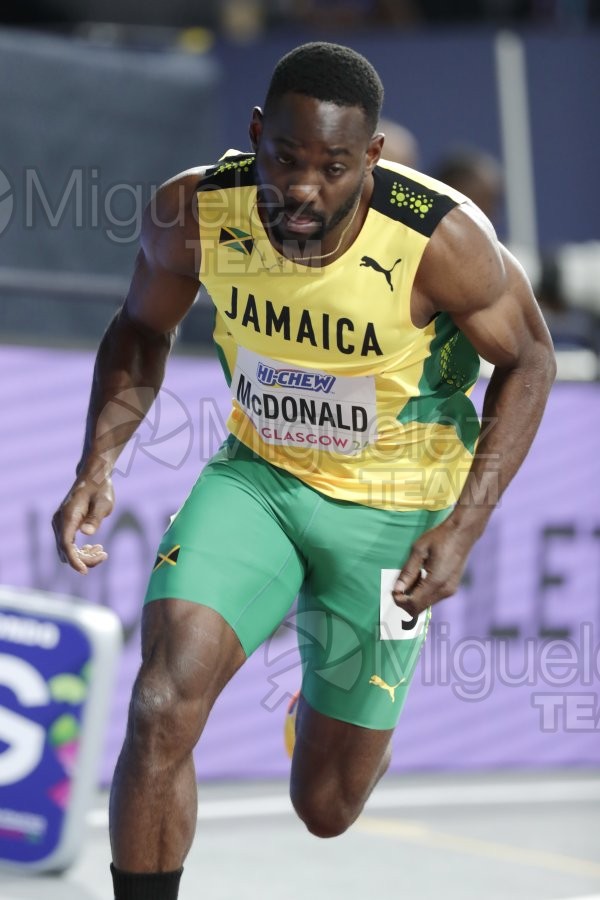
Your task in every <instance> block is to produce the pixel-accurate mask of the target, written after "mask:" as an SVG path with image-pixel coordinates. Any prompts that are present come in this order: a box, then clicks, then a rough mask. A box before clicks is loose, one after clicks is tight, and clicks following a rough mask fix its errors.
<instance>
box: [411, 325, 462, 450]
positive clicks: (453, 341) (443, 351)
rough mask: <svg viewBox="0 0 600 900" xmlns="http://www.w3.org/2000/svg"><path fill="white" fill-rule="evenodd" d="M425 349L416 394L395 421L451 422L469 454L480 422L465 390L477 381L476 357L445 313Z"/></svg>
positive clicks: (460, 332)
mask: <svg viewBox="0 0 600 900" xmlns="http://www.w3.org/2000/svg"><path fill="white" fill-rule="evenodd" d="M429 352H430V355H429V357H428V358H427V359H426V361H425V364H424V366H423V374H422V375H421V378H420V380H419V396H418V397H411V398H410V399H409V400H408V401H407V403H406V404H405V406H404V407H403V408H402V410H401V411H400V413H399V415H398V421H399V422H402V423H403V424H407V423H408V422H421V423H431V422H441V423H442V424H443V423H444V422H447V423H448V424H452V425H454V427H455V428H456V433H457V435H458V437H459V438H460V440H461V441H462V443H463V444H464V446H465V447H466V449H467V450H469V452H470V453H473V452H474V450H475V444H476V442H477V438H478V436H479V429H480V425H479V419H478V417H477V415H476V413H475V408H474V406H473V404H472V403H471V401H470V399H469V398H468V397H467V395H466V391H467V390H469V388H471V387H472V386H473V385H474V384H475V381H476V380H477V376H478V374H479V356H478V354H477V352H476V350H475V348H474V347H473V345H472V344H471V342H470V341H469V340H468V338H466V337H465V335H464V334H463V333H462V331H460V330H459V329H458V328H457V327H456V325H455V324H454V322H453V321H452V319H451V318H450V316H449V315H448V314H447V313H440V314H439V315H438V316H437V317H436V320H435V337H434V338H433V340H432V342H431V346H430V348H429Z"/></svg>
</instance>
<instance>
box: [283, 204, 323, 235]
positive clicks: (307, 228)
mask: <svg viewBox="0 0 600 900" xmlns="http://www.w3.org/2000/svg"><path fill="white" fill-rule="evenodd" d="M282 225H283V226H284V228H285V230H286V231H291V232H293V233H294V234H311V233H312V232H314V231H318V230H319V229H320V228H322V227H323V220H322V218H321V217H317V216H314V215H310V214H306V213H300V212H292V211H291V210H287V209H285V210H284V211H283V216H282Z"/></svg>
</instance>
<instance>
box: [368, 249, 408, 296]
mask: <svg viewBox="0 0 600 900" xmlns="http://www.w3.org/2000/svg"><path fill="white" fill-rule="evenodd" d="M401 262H402V259H397V260H396V262H395V263H394V265H393V266H392V268H391V269H384V268H383V266H382V265H380V264H379V263H378V262H377V260H376V259H373V258H372V257H371V256H363V258H362V259H361V262H360V264H361V266H366V267H367V268H368V269H375V271H376V272H381V274H382V275H383V276H384V277H385V280H386V281H387V283H388V284H389V286H390V291H393V290H394V285H393V284H392V272H393V271H394V269H395V268H396V266H397V265H398V263H401Z"/></svg>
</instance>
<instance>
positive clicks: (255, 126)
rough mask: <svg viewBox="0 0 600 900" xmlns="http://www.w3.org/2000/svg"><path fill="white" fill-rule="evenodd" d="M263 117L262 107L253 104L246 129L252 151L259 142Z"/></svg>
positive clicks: (256, 147) (255, 149)
mask: <svg viewBox="0 0 600 900" xmlns="http://www.w3.org/2000/svg"><path fill="white" fill-rule="evenodd" d="M263 119H264V116H263V111H262V109H261V108H260V106H255V107H254V109H253V110H252V118H251V119H250V128H249V129H248V133H249V135H250V143H251V145H252V149H253V150H254V152H256V151H257V150H258V145H259V144H260V136H261V134H262V129H263Z"/></svg>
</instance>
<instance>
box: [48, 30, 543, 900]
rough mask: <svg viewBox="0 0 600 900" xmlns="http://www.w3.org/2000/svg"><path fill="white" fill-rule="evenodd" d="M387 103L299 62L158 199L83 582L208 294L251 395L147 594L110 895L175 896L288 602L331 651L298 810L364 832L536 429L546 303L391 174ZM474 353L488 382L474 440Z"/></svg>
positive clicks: (344, 66) (122, 343) (90, 522)
mask: <svg viewBox="0 0 600 900" xmlns="http://www.w3.org/2000/svg"><path fill="white" fill-rule="evenodd" d="M382 93H383V91H382V86H381V82H380V80H379V77H378V76H377V73H376V72H375V70H374V69H373V67H372V66H371V65H370V64H369V63H368V62H367V60H365V59H364V58H363V57H361V56H359V55H358V54H357V53H355V52H354V51H352V50H349V49H347V48H345V47H340V46H337V45H333V44H324V43H318V44H308V45H306V46H302V47H299V48H297V49H296V50H294V51H292V52H291V53H290V54H288V55H287V56H285V57H284V58H283V59H282V60H281V61H280V62H279V63H278V65H277V66H276V68H275V71H274V73H273V76H272V80H271V84H270V87H269V90H268V93H267V97H266V103H265V108H264V111H261V110H260V109H258V108H256V109H255V110H254V112H253V115H252V122H251V125H250V136H251V140H252V145H253V147H254V151H255V153H254V154H237V155H233V156H229V157H227V158H226V159H224V160H223V161H221V162H220V163H219V164H217V165H215V166H212V167H211V168H208V169H206V170H203V171H200V170H197V171H194V172H188V173H185V174H183V175H181V176H178V177H177V178H175V179H173V180H172V181H170V182H167V184H165V185H164V186H163V187H161V188H160V190H159V191H158V193H157V196H156V198H155V202H154V206H153V208H152V209H150V210H149V211H148V213H147V216H146V220H145V224H144V229H143V235H142V247H141V250H140V253H139V257H138V260H137V265H136V269H135V272H134V276H133V281H132V285H131V289H130V292H129V294H128V296H127V299H126V300H125V303H124V305H123V307H122V309H121V310H120V311H119V312H118V313H117V315H116V316H115V318H114V320H113V321H112V323H111V324H110V326H109V328H108V330H107V332H106V335H105V336H104V338H103V340H102V343H101V345H100V349H99V351H98V358H97V362H96V368H95V371H94V379H93V388H92V395H91V401H90V409H89V416H88V422H87V431H86V440H85V445H84V450H83V455H82V457H81V460H80V462H79V465H78V467H77V478H76V480H75V482H74V484H73V487H72V488H71V490H70V492H69V494H68V495H67V497H66V499H65V501H64V502H63V504H62V505H61V507H60V509H59V510H58V512H57V513H56V516H55V518H54V528H55V531H56V537H57V542H58V549H59V553H60V555H61V557H62V559H63V560H64V561H65V562H68V563H69V564H70V565H71V566H72V567H73V568H74V569H76V570H77V571H78V572H81V573H85V572H87V571H88V569H90V568H92V567H93V566H95V565H97V564H98V563H100V562H102V560H104V559H105V558H106V554H105V553H104V551H103V549H102V547H101V546H100V545H99V544H94V545H89V544H86V545H85V546H83V547H81V548H78V547H77V546H76V544H75V536H76V532H77V530H80V531H82V532H83V533H84V534H85V535H91V534H94V532H95V531H96V529H97V528H98V526H99V524H100V522H101V521H102V519H104V517H105V516H107V515H108V514H109V513H110V511H111V509H112V506H113V490H112V486H111V481H110V473H111V468H112V466H113V464H114V462H115V458H116V456H117V453H118V448H120V447H121V446H122V445H123V443H124V441H125V440H126V439H128V438H129V437H130V435H131V433H132V431H133V430H134V429H133V428H132V427H129V425H124V424H122V423H117V422H115V427H114V429H113V431H112V432H111V433H110V434H108V435H106V431H105V429H104V431H103V434H102V435H99V434H98V430H97V423H98V417H99V415H100V414H101V413H102V412H103V411H106V410H107V406H108V404H109V403H110V401H111V398H113V397H115V396H116V395H117V394H118V393H119V392H121V391H125V390H131V389H134V390H135V389H136V388H140V389H143V388H146V389H147V386H148V385H151V386H152V388H153V390H154V392H157V391H158V390H159V388H160V385H161V381H162V378H163V373H164V369H165V363H166V359H167V356H168V353H169V350H170V348H171V345H172V343H173V338H174V334H175V330H176V328H177V325H178V324H179V322H180V321H181V319H182V318H183V316H184V315H185V313H186V312H187V310H188V309H189V308H190V306H191V305H192V303H193V302H194V298H195V296H196V292H197V289H198V278H200V279H201V280H202V281H203V282H204V284H205V285H206V287H207V289H208V291H209V293H210V295H211V296H212V299H213V302H214V304H215V307H216V326H215V341H216V344H217V352H218V354H219V357H220V360H221V363H222V366H223V370H224V372H225V377H226V378H227V379H228V381H229V382H230V384H231V388H232V395H233V411H232V413H231V417H230V419H229V428H230V431H231V435H230V437H229V438H228V440H227V441H226V443H225V445H224V446H223V447H222V449H221V450H220V451H219V452H218V453H217V455H216V456H215V457H214V458H213V459H212V460H211V461H210V462H209V463H208V465H207V466H206V468H205V469H204V471H203V472H202V474H201V476H200V478H199V480H198V482H197V483H196V485H195V486H194V487H193V489H192V492H191V494H190V496H189V498H188V500H187V501H186V503H185V505H184V506H183V508H182V509H181V511H180V512H179V513H178V515H177V516H176V517H175V519H174V521H173V522H172V524H171V526H170V527H169V529H168V531H167V532H166V534H165V536H164V539H163V541H162V543H161V545H160V548H159V554H158V557H157V561H156V564H155V567H154V570H153V574H152V576H151V579H150V584H149V587H148V593H147V596H146V604H145V606H144V612H143V631H142V656H143V661H142V665H141V669H140V672H139V675H138V677H137V680H136V683H135V687H134V689H133V697H132V702H131V707H130V713H129V723H128V729H127V736H126V739H125V743H124V746H123V750H122V753H121V756H120V759H119V762H118V764H117V768H116V772H115V776H114V781H113V786H112V796H111V804H110V833H111V840H112V852H113V866H112V872H113V879H114V889H115V897H116V900H174V898H175V897H176V896H177V892H178V885H179V879H180V876H181V872H182V866H183V861H184V859H185V857H186V854H187V853H188V851H189V849H190V845H191V843H192V839H193V836H194V831H195V826H196V802H197V801H196V797H197V792H196V782H195V772H194V765H193V760H192V750H193V748H194V746H195V744H196V742H197V741H198V739H199V737H200V735H201V733H202V730H203V728H204V725H205V723H206V720H207V717H208V715H209V713H210V710H211V707H212V705H213V703H214V702H215V700H216V698H217V697H218V695H219V693H220V691H221V690H222V689H223V687H224V685H225V684H226V683H227V682H228V681H229V679H230V678H231V677H232V675H233V674H234V672H236V670H237V669H239V667H240V666H241V665H242V664H243V663H244V661H245V660H246V658H247V657H248V656H249V654H250V653H252V652H253V650H255V649H256V648H257V647H258V646H259V644H260V643H261V642H262V641H263V640H264V639H265V637H266V636H267V635H270V634H271V633H272V632H273V630H274V629H275V628H276V626H277V625H278V623H279V622H281V620H282V619H283V618H284V616H285V615H286V613H287V611H288V610H289V608H290V606H291V604H292V602H293V600H294V598H295V597H296V595H299V612H298V614H299V616H301V617H303V622H305V623H307V624H306V628H305V629H304V631H305V632H306V633H307V634H310V635H311V636H312V637H314V640H312V641H311V640H306V639H305V638H303V648H302V653H303V663H304V677H303V683H302V701H301V703H300V707H299V713H298V721H297V741H296V746H295V751H294V757H293V761H292V773H291V796H292V803H293V805H294V807H295V809H296V811H297V813H298V815H299V816H300V818H301V819H302V820H303V822H304V823H305V824H306V827H307V828H308V829H309V831H311V832H312V833H313V834H315V835H318V836H320V837H333V836H334V835H339V834H341V833H342V832H343V831H345V830H346V829H347V828H348V827H349V825H351V824H352V822H354V820H355V819H356V817H357V816H358V815H359V813H360V811H361V810H362V808H363V805H364V803H365V800H366V798H367V797H368V796H369V794H370V792H371V791H372V790H373V787H374V785H375V784H376V782H377V781H378V779H379V778H380V777H381V775H382V774H383V772H384V771H385V769H386V767H387V765H388V762H389V750H390V739H391V736H392V732H393V729H394V727H395V725H396V723H397V720H398V716H399V713H400V709H401V707H402V703H403V701H404V697H405V695H406V690H407V687H408V682H409V680H410V677H411V675H412V671H413V668H414V664H415V660H416V657H417V655H418V651H419V648H420V645H421V643H422V641H423V639H424V634H425V631H426V620H427V618H428V615H429V607H430V606H431V605H432V604H433V603H437V602H438V601H439V600H441V599H442V598H444V597H448V596H449V595H450V594H452V593H453V591H455V590H456V587H457V585H458V583H459V579H460V576H461V572H462V570H463V567H464V565H465V560H466V558H467V554H468V553H469V550H470V549H471V547H472V546H473V544H474V542H475V541H476V540H477V538H478V537H479V536H480V535H481V533H482V531H483V529H484V527H485V524H486V522H487V519H488V517H489V515H490V513H491V511H492V508H493V506H494V504H495V503H496V502H497V500H498V498H499V497H500V495H501V493H502V491H503V490H504V488H505V487H506V485H507V484H508V482H509V481H510V480H511V478H512V477H513V475H514V474H515V472H516V471H517V469H518V468H519V465H520V464H521V462H522V461H523V458H524V457H525V454H526V453H527V451H528V448H529V446H530V444H531V441H532V439H533V437H534V434H535V432H536V429H537V427H538V423H539V421H540V417H541V415H542V410H543V408H544V404H545V401H546V398H547V395H548V392H549V389H550V384H551V382H552V379H553V375H554V362H553V353H552V347H551V343H550V340H549V337H548V333H547V331H546V328H545V326H544V324H543V322H542V319H541V316H540V314H539V312H538V308H537V306H536V303H535V300H534V298H533V296H532V293H531V289H530V286H529V284H528V283H527V280H526V278H525V276H524V275H523V272H522V270H521V269H520V267H519V266H518V265H517V263H516V262H515V261H514V259H513V258H512V257H511V256H510V254H508V253H507V252H506V250H505V249H504V248H503V247H501V246H500V245H499V244H498V242H497V240H496V237H495V234H494V231H493V229H492V227H491V225H490V223H489V222H488V221H487V220H486V218H485V217H484V216H483V215H482V214H481V213H480V211H479V210H478V209H477V208H475V207H474V206H473V205H472V204H471V203H470V202H468V201H467V200H466V198H465V197H464V196H463V195H461V194H458V193H457V192H456V191H453V190H452V189H450V188H446V187H445V186H444V185H443V184H441V183H440V182H437V181H434V180H433V179H431V178H428V177H427V176H424V175H418V174H416V173H415V172H413V170H411V169H405V168H403V167H402V166H399V165H395V164H392V163H389V164H388V163H386V162H384V161H382V160H381V159H380V157H381V153H382V148H383V143H384V136H383V135H382V134H379V133H377V130H376V129H377V122H378V119H379V112H380V106H381V100H382ZM182 202H183V203H184V206H185V215H184V216H181V215H180V213H181V204H182ZM182 219H183V224H181V222H182ZM198 221H199V223H200V224H199V227H198ZM166 222H171V223H178V224H174V225H172V226H171V227H164V225H162V226H161V223H166ZM478 353H479V354H481V355H482V356H483V357H485V358H486V359H487V360H489V361H490V362H491V363H493V364H494V365H495V371H494V375H493V378H492V379H491V381H490V384H489V387H488V390H487V394H486V399H485V408H484V417H485V420H486V422H488V423H492V427H487V428H486V429H485V430H484V432H483V433H482V435H481V437H480V440H479V443H477V437H478V423H477V419H476V416H475V414H474V410H473V407H472V405H471V402H470V400H469V399H468V396H467V393H468V391H469V389H470V388H471V386H472V385H473V383H474V381H475V379H476V376H477V371H478V356H477V354H478ZM147 393H149V392H148V391H147V390H146V391H141V392H140V402H141V400H142V398H143V397H145V396H146V395H147ZM105 414H106V412H105ZM400 569H401V573H400V575H399V574H398V573H399V570H400ZM392 590H393V594H394V597H395V599H396V601H397V603H398V607H395V606H394V605H393V603H392V609H391V612H392V613H394V614H395V615H392V614H390V611H389V610H387V611H386V603H387V601H388V600H389V597H390V594H391V593H392ZM382 610H383V612H382ZM332 642H333V644H334V645H335V646H336V651H335V660H336V664H335V665H333V663H332V661H331V659H329V658H328V656H327V652H326V647H327V646H331V644H332ZM324 648H325V649H324ZM342 659H344V660H345V661H346V663H347V665H346V666H345V667H344V666H343V664H342V663H340V662H339V661H340V660H342Z"/></svg>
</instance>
